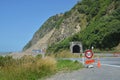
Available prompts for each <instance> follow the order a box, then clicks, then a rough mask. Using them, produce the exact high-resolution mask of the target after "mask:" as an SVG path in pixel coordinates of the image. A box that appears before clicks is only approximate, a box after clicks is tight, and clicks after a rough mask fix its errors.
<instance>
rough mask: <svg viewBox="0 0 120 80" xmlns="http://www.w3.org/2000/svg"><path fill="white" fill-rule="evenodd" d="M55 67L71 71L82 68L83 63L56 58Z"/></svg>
mask: <svg viewBox="0 0 120 80" xmlns="http://www.w3.org/2000/svg"><path fill="white" fill-rule="evenodd" d="M57 68H58V70H59V71H71V70H78V69H80V68H83V65H82V64H80V63H79V62H78V61H75V62H73V61H71V60H58V63H57Z"/></svg>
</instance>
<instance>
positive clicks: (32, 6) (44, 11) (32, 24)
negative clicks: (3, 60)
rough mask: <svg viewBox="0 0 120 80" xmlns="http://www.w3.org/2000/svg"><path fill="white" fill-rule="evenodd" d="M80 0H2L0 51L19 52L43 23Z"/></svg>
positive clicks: (0, 5)
mask: <svg viewBox="0 0 120 80" xmlns="http://www.w3.org/2000/svg"><path fill="white" fill-rule="evenodd" d="M78 1H79V0H0V52H19V51H22V48H23V47H24V46H25V45H26V44H27V43H28V42H29V41H30V40H31V39H32V37H33V35H34V33H35V32H36V31H37V30H38V29H39V28H40V27H41V25H42V24H43V23H44V22H45V21H46V20H47V19H48V18H49V17H50V16H53V15H55V14H59V13H64V12H66V11H69V10H70V9H71V8H72V7H73V6H74V5H75V4H76V3H77V2H78Z"/></svg>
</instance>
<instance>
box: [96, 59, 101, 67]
mask: <svg viewBox="0 0 120 80" xmlns="http://www.w3.org/2000/svg"><path fill="white" fill-rule="evenodd" d="M97 67H98V68H100V67H101V63H100V59H98V63H97Z"/></svg>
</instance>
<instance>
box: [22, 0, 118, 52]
mask: <svg viewBox="0 0 120 80" xmlns="http://www.w3.org/2000/svg"><path fill="white" fill-rule="evenodd" d="M53 28H54V29H55V31H54V33H53V34H52V35H51V37H50V38H49V40H48V41H49V43H48V51H49V52H57V51H60V50H64V49H69V46H70V45H69V42H71V41H82V43H83V46H84V49H86V48H90V47H91V46H94V47H95V48H96V49H100V50H114V49H115V47H116V46H118V45H119V44H120V1H119V0H82V1H81V2H78V3H77V4H76V5H75V6H74V7H73V8H72V9H71V10H70V11H68V12H65V13H64V14H58V15H55V16H53V17H50V18H49V19H48V20H47V21H46V22H45V24H43V26H42V27H41V28H40V29H39V30H38V31H37V32H36V33H35V35H34V36H33V39H32V40H31V41H30V42H29V43H28V44H27V45H26V46H25V47H24V50H26V49H28V48H30V47H31V46H33V45H34V44H36V42H37V41H38V40H39V39H41V38H42V37H43V36H44V35H45V34H47V32H49V31H51V30H52V29H53Z"/></svg>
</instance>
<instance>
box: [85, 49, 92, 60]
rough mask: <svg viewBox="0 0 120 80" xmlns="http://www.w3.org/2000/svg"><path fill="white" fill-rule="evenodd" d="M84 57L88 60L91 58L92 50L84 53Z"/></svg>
mask: <svg viewBox="0 0 120 80" xmlns="http://www.w3.org/2000/svg"><path fill="white" fill-rule="evenodd" d="M85 57H86V58H88V59H90V58H92V57H93V52H92V50H86V51H85Z"/></svg>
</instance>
